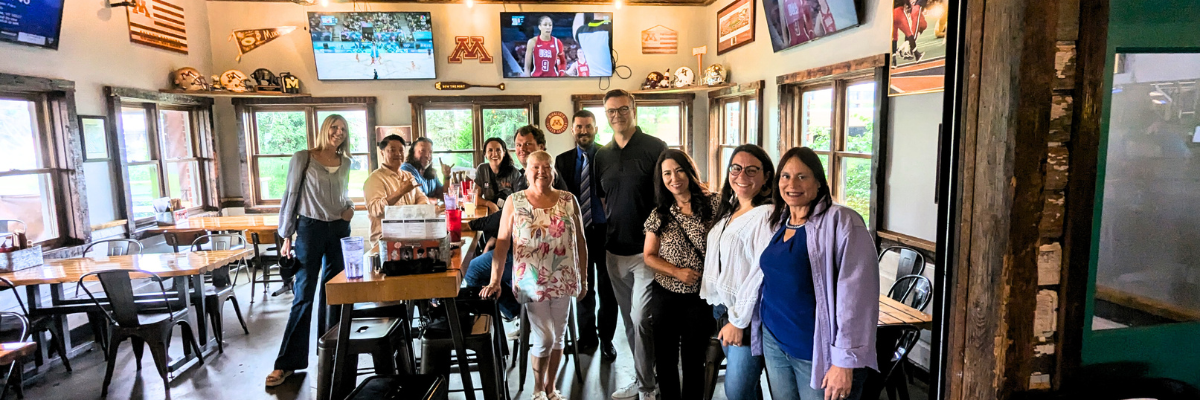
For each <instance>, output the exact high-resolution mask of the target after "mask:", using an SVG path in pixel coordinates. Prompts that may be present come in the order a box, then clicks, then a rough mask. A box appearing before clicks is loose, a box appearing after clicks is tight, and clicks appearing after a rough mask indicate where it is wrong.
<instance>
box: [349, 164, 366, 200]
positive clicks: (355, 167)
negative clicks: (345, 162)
mask: <svg viewBox="0 0 1200 400" xmlns="http://www.w3.org/2000/svg"><path fill="white" fill-rule="evenodd" d="M370 174H371V164H370V160H369V159H368V158H367V155H366V154H362V155H354V156H353V157H351V158H350V184H349V186H347V187H346V191H347V192H348V193H349V195H350V197H353V198H363V197H365V196H363V184H364V183H366V182H367V175H370Z"/></svg>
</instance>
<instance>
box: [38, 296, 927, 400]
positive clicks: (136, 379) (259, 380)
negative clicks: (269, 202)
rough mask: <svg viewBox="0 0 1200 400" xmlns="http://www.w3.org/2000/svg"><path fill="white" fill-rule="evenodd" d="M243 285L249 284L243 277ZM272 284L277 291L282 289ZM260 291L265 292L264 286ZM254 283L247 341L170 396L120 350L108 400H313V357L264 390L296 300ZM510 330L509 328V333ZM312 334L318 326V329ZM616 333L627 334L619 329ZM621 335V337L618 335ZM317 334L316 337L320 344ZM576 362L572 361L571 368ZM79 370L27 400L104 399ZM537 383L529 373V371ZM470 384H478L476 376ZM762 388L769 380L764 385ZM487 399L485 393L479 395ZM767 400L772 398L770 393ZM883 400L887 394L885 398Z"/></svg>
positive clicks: (605, 372)
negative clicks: (267, 291) (283, 381)
mask: <svg viewBox="0 0 1200 400" xmlns="http://www.w3.org/2000/svg"><path fill="white" fill-rule="evenodd" d="M241 280H242V281H245V279H244V278H243V279H241ZM277 285H278V284H274V285H273V286H272V289H274V288H275V287H277ZM260 290H261V286H260ZM249 291H250V286H249V284H239V285H238V287H237V296H238V298H239V300H240V301H241V305H242V311H243V312H244V313H245V314H244V316H245V318H246V323H247V325H248V326H249V328H250V335H246V334H243V333H242V331H241V327H240V326H239V325H238V323H237V318H236V317H235V316H234V315H233V307H232V306H228V305H227V306H226V309H225V312H226V313H225V320H224V323H225V332H226V337H225V353H224V354H221V353H214V354H213V355H211V356H210V357H207V358H206V360H205V363H204V364H203V365H192V366H191V367H189V368H187V369H185V370H183V371H180V372H179V373H178V374H177V376H176V377H175V379H174V380H172V381H171V383H170V393H169V394H168V393H167V392H166V390H165V388H164V387H163V382H162V380H161V379H160V378H159V377H158V374H157V373H156V372H155V370H154V367H153V361H152V359H151V358H150V356H149V352H146V355H145V356H144V357H143V369H142V370H141V371H138V370H137V369H136V367H135V363H134V362H133V361H134V360H133V352H132V351H131V347H130V345H129V342H125V343H123V344H122V346H121V348H120V352H119V353H118V355H117V361H118V363H117V366H116V370H115V372H114V374H113V382H112V384H111V385H110V386H109V389H108V398H109V399H165V398H171V399H196V400H215V399H239V400H240V399H285V400H291V399H313V398H315V396H314V394H315V391H316V375H315V371H316V364H317V361H316V356H315V354H314V355H311V356H310V361H309V368H308V371H307V373H305V372H298V373H297V374H296V375H295V376H293V377H291V378H289V379H288V381H287V382H286V384H284V385H282V386H279V387H277V388H274V389H266V388H265V387H264V385H263V380H264V378H265V377H266V375H267V374H268V373H269V372H270V371H271V369H272V365H273V363H274V360H275V355H276V353H277V352H278V350H279V337H280V335H281V334H282V331H283V327H284V325H285V324H286V322H287V316H288V308H289V306H290V304H291V295H290V294H288V295H283V296H280V297H269V296H267V297H264V296H263V294H262V293H258V295H257V296H256V297H255V302H254V303H253V304H251V303H250V293H249ZM510 328H511V326H507V327H506V329H510ZM314 331H315V328H314ZM617 332H622V329H621V327H618V328H617ZM618 336H621V335H618ZM316 337H317V336H316V334H315V333H314V335H313V338H316ZM615 345H616V347H617V350H618V353H619V356H618V357H617V360H616V361H615V362H613V363H611V364H610V363H606V362H602V361H601V360H600V359H599V357H590V356H588V355H584V356H583V357H581V360H582V361H583V362H584V365H583V366H582V368H583V371H584V372H583V373H584V375H585V376H586V377H585V379H584V382H583V383H581V382H580V381H579V380H577V379H576V378H575V373H574V366H573V365H571V364H568V363H563V365H562V366H561V367H560V379H559V382H560V386H562V387H561V388H560V390H561V391H562V392H563V394H564V395H566V396H567V397H568V398H570V399H578V400H584V399H586V400H607V399H608V394H609V393H611V392H612V391H613V390H615V389H617V388H618V387H619V386H620V385H621V384H623V383H625V382H628V380H630V379H632V376H633V363H632V360H631V357H630V355H629V354H630V353H629V347H628V344H626V342H625V340H624V339H623V338H620V337H618V338H617V343H615ZM170 350H171V353H172V354H174V355H180V354H182V350H181V346H180V344H179V331H178V329H176V332H175V343H174V344H173V345H172V346H171V349H170ZM362 361H363V365H364V366H365V365H369V364H370V361H369V357H364V358H363V360H362ZM571 361H573V360H571V359H568V362H571ZM71 364H72V367H74V372H71V373H68V372H66V370H64V369H63V368H62V366H61V365H55V366H54V367H52V368H51V369H50V370H49V371H48V372H47V373H46V375H45V376H44V377H43V378H41V379H39V380H37V381H36V382H35V383H33V384H32V385H30V386H28V387H26V388H25V394H26V398H29V399H93V398H99V397H100V395H99V393H100V389H101V384H102V382H103V380H104V370H105V362H104V360H103V358H102V357H101V354H100V352H99V351H98V350H93V351H90V352H87V353H85V354H82V355H79V356H77V357H75V358H73V359H71ZM517 372H518V371H516V369H515V368H510V369H508V377H509V380H508V381H509V389H510V391H511V393H512V395H513V398H514V399H518V400H525V399H528V398H529V397H530V395H532V392H531V390H532V387H533V386H532V383H530V382H527V384H526V388H527V389H526V390H525V391H519V388H518V387H517V381H518V378H517V377H518V373H517ZM530 374H531V375H530V377H531V379H532V373H530ZM473 381H474V382H475V383H476V384H478V382H479V380H478V374H475V376H474V378H473ZM459 387H461V385H460V382H459V379H458V378H457V375H455V376H454V377H452V379H451V388H459ZM763 387H764V388H765V387H766V380H765V378H764V379H763ZM910 394H911V396H912V398H913V399H924V398H927V395H926V394H925V390H924V387H923V385H921V384H919V383H918V384H917V386H915V387H912V388H910ZM476 397H477V398H478V399H480V400H482V399H483V397H482V393H481V392H477V396H476ZM767 397H768V399H769V398H770V396H769V395H767ZM451 398H452V399H464V398H465V396H464V395H463V394H462V393H461V392H460V393H454V394H452V395H451ZM714 398H715V399H724V398H725V396H724V393H723V390H722V388H721V385H717V393H716V396H715V397H714ZM884 398H886V396H884Z"/></svg>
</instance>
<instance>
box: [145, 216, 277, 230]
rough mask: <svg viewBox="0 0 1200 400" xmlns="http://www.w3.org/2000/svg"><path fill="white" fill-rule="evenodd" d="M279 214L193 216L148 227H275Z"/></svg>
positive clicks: (163, 228) (206, 228) (159, 228)
mask: <svg viewBox="0 0 1200 400" xmlns="http://www.w3.org/2000/svg"><path fill="white" fill-rule="evenodd" d="M278 226H279V215H275V214H269V215H266V214H264V215H240V216H236V217H194V218H188V219H187V220H184V221H183V222H180V223H178V224H175V225H174V226H157V227H153V228H150V229H149V232H151V233H156V234H157V233H163V232H171V231H181V230H189V229H204V230H206V231H244V230H247V229H260V228H277V227H278Z"/></svg>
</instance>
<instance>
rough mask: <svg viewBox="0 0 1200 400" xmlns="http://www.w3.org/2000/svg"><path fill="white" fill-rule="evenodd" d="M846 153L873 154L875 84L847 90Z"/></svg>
mask: <svg viewBox="0 0 1200 400" xmlns="http://www.w3.org/2000/svg"><path fill="white" fill-rule="evenodd" d="M846 129H847V131H848V132H846V135H847V136H846V151H850V152H855V153H866V154H871V153H873V152H874V149H875V82H863V83H856V84H853V85H850V87H849V88H846Z"/></svg>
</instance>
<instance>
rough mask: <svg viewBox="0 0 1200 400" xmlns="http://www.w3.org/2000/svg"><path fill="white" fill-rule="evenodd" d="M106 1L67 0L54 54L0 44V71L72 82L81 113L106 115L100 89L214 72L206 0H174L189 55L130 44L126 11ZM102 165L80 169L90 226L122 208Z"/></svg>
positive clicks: (157, 84)
mask: <svg viewBox="0 0 1200 400" xmlns="http://www.w3.org/2000/svg"><path fill="white" fill-rule="evenodd" d="M106 3H107V1H105V0H86V1H85V0H71V1H67V2H65V5H64V8H63V23H62V32H61V34H60V38H61V41H60V44H59V47H58V50H57V51H55V50H47V49H42V48H36V47H29V46H23V45H18V44H12V43H7V42H0V55H2V56H0V72H4V73H8V74H17V75H27V76H36V77H44V78H58V79H66V80H71V81H75V90H76V92H75V99H76V108H77V110H78V112H79V114H80V115H105V114H107V112H108V108H107V106H106V105H105V101H104V86H123V87H132V88H139V89H149V90H157V89H160V88H165V87H167V85H168V83H169V81H168V74H169V73H170V72H171V71H173V70H175V69H177V68H182V67H195V68H197V69H201V70H211V69H212V67H211V65H212V63H211V61H210V60H211V58H212V49H211V48H210V46H209V34H208V12H207V2H206V1H204V0H177V1H176V4H180V5H182V6H183V7H184V11H185V15H186V17H187V20H186V21H185V22H186V23H187V31H188V47H189V54H187V55H183V54H179V53H174V52H170V51H166V50H160V49H156V48H153V47H149V46H143V45H139V44H134V43H131V42H130V41H129V25H128V19H127V17H126V13H125V9H124V8H112V9H110V8H107V7H105V4H106ZM110 140H111V138H110ZM100 165H102V164H97V163H88V164H87V165H86V166H85V168H84V170H85V173H86V174H87V176H86V177H85V178H86V182H85V185H86V186H87V193H88V210H89V212H90V214H91V216H90V218H91V220H92V221H91V222H92V223H93V224H96V223H103V222H108V221H111V220H113V219H115V218H117V217H116V216H117V215H119V214H118V211H117V210H118V208H117V207H120V205H115V204H114V203H115V202H114V201H113V199H115V197H116V193H117V191H119V190H121V189H120V186H119V185H114V184H113V181H112V178H111V177H110V176H109V173H108V172H107V168H100V167H99V166H100Z"/></svg>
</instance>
